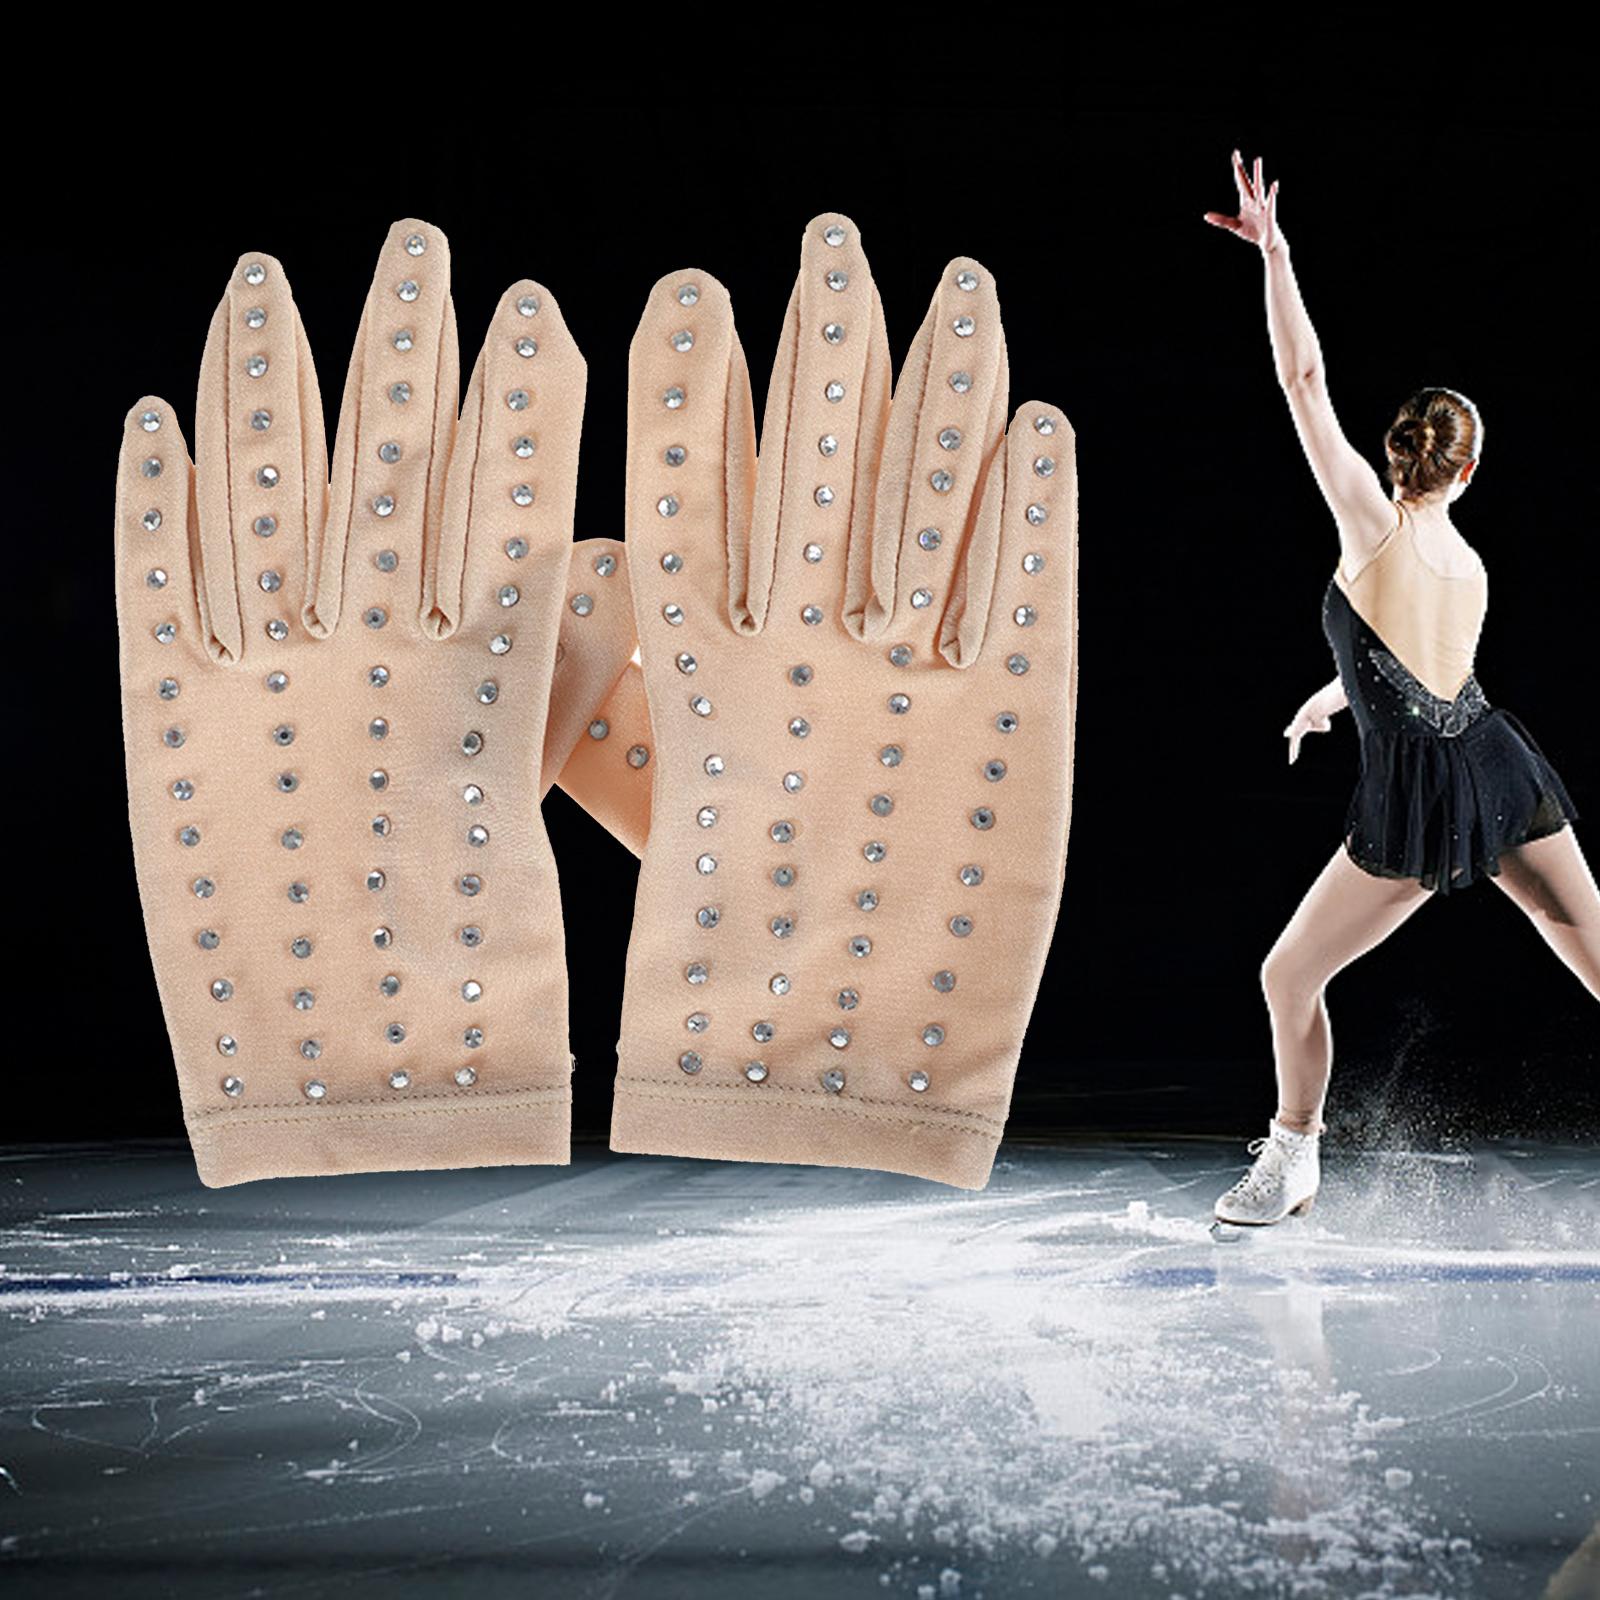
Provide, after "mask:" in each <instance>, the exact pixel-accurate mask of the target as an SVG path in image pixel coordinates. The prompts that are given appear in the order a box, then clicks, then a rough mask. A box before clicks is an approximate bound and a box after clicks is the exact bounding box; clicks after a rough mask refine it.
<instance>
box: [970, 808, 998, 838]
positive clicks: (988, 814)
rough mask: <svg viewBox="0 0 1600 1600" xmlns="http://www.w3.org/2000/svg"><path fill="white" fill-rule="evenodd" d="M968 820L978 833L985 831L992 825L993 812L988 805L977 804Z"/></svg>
mask: <svg viewBox="0 0 1600 1600" xmlns="http://www.w3.org/2000/svg"><path fill="white" fill-rule="evenodd" d="M970 820H971V822H972V826H973V827H974V828H976V829H977V830H978V832H979V833H987V832H988V831H989V829H990V828H992V827H993V826H994V812H992V811H991V810H990V809H989V808H988V806H979V807H978V809H977V810H976V811H974V812H973V813H972V817H971V819H970Z"/></svg>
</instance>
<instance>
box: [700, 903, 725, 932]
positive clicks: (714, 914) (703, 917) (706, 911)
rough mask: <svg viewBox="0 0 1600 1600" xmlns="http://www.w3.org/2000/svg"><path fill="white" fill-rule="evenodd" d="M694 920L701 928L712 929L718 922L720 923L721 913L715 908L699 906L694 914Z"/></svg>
mask: <svg viewBox="0 0 1600 1600" xmlns="http://www.w3.org/2000/svg"><path fill="white" fill-rule="evenodd" d="M694 920H695V921H696V922H698V923H699V924H700V926H701V927H702V928H714V927H716V925H717V924H718V923H719V922H721V921H722V913H721V912H720V911H719V910H718V909H717V908H716V907H715V906H701V907H700V909H699V910H698V911H697V912H695V914H694Z"/></svg>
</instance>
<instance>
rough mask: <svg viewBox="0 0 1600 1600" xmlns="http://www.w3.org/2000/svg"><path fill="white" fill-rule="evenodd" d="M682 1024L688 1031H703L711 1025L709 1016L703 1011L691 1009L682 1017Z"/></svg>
mask: <svg viewBox="0 0 1600 1600" xmlns="http://www.w3.org/2000/svg"><path fill="white" fill-rule="evenodd" d="M683 1025H684V1027H686V1028H687V1029H688V1030H689V1032H690V1033H704V1032H705V1031H706V1029H707V1028H709V1027H710V1026H711V1018H710V1017H708V1016H707V1015H706V1014H705V1012H703V1011H691V1012H690V1013H689V1015H688V1016H686V1017H685V1018H684V1019H683Z"/></svg>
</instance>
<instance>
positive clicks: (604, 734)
mask: <svg viewBox="0 0 1600 1600" xmlns="http://www.w3.org/2000/svg"><path fill="white" fill-rule="evenodd" d="M610 736H611V724H610V723H609V722H607V721H606V720H605V718H604V717H596V718H595V719H594V721H593V722H591V723H590V724H589V737H590V738H591V739H608V738H610Z"/></svg>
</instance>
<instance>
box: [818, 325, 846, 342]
mask: <svg viewBox="0 0 1600 1600" xmlns="http://www.w3.org/2000/svg"><path fill="white" fill-rule="evenodd" d="M822 337H823V338H824V339H826V340H827V341H828V343H829V344H843V343H844V324H843V323H842V322H830V323H829V324H828V325H827V326H826V327H825V328H824V329H823V330H822Z"/></svg>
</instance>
